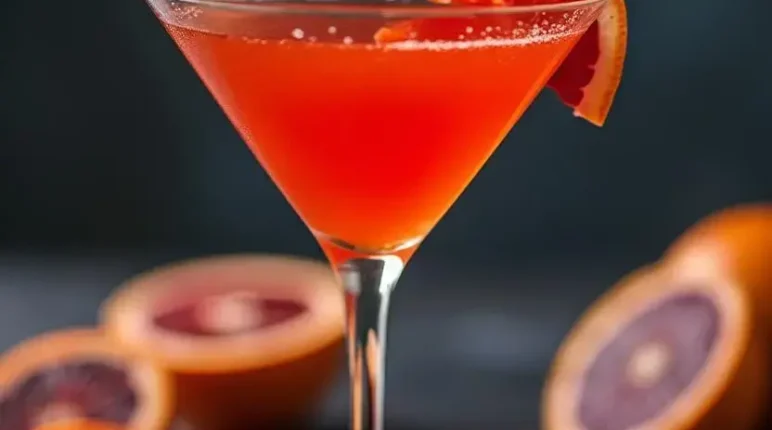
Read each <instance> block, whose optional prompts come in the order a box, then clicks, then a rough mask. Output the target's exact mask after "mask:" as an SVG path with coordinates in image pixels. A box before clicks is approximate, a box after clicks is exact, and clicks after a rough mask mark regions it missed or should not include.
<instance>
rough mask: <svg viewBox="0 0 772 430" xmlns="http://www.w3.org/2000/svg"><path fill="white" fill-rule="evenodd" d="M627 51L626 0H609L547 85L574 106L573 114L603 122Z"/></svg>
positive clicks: (612, 98) (615, 90) (609, 108)
mask: <svg viewBox="0 0 772 430" xmlns="http://www.w3.org/2000/svg"><path fill="white" fill-rule="evenodd" d="M626 54H627V9H626V6H625V3H624V0H608V2H607V3H606V6H605V7H604V8H603V9H602V10H601V12H600V15H599V16H598V19H597V21H596V22H595V23H594V24H592V26H590V28H589V29H588V30H587V32H586V33H585V34H584V35H583V36H582V38H581V39H579V42H577V44H576V46H575V47H574V49H573V50H572V51H571V53H569V54H568V57H566V59H565V60H564V61H563V63H562V64H561V66H560V67H559V68H558V70H557V71H556V72H555V74H554V75H553V76H552V78H551V79H550V81H549V82H548V83H547V86H549V87H550V88H552V89H553V90H555V92H556V93H557V94H558V96H559V97H560V98H561V100H563V102H564V103H566V104H567V105H568V106H571V107H572V108H573V109H574V115H576V116H579V117H581V118H584V119H586V120H587V121H589V122H591V123H592V124H595V125H597V126H602V125H603V124H604V122H605V121H606V117H607V116H608V113H609V111H610V110H611V105H612V103H613V101H614V96H615V95H616V92H617V89H618V88H619V83H620V82H621V80H622V70H623V68H624V62H625V56H626Z"/></svg>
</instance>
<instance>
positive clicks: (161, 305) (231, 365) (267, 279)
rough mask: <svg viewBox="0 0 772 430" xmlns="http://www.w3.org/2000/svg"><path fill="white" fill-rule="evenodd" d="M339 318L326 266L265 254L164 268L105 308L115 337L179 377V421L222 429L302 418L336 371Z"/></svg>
mask: <svg viewBox="0 0 772 430" xmlns="http://www.w3.org/2000/svg"><path fill="white" fill-rule="evenodd" d="M343 315H344V311H343V298H342V294H341V291H340V289H339V287H338V283H337V280H336V278H335V276H334V275H333V273H332V271H331V270H329V268H328V267H327V266H326V265H324V264H321V263H316V262H311V261H307V260H300V259H294V258H287V257H266V256H229V257H215V258H208V259H200V260H194V261H189V262H185V263H181V264H175V265H172V266H168V267H162V268H159V269H157V270H153V271H151V272H149V273H146V274H142V275H140V276H138V277H136V278H134V279H132V280H130V281H128V282H127V283H126V284H124V285H123V286H122V288H120V290H119V291H118V292H117V293H115V294H114V295H113V297H111V298H110V299H109V300H108V301H107V302H106V303H105V304H104V306H103V309H102V321H103V324H104V326H105V327H106V330H107V332H108V333H109V334H110V335H111V336H113V337H114V338H115V339H117V340H118V341H119V342H120V343H122V344H124V345H125V346H127V347H128V348H130V349H131V350H132V351H136V352H137V353H139V354H143V355H144V356H146V357H149V358H150V359H152V360H154V361H155V362H156V363H158V364H159V365H160V366H162V367H164V368H166V369H167V370H169V371H170V372H171V373H172V374H173V375H175V377H176V383H177V388H178V392H179V397H178V399H179V400H178V402H179V414H180V416H181V417H182V418H183V419H184V420H185V421H187V422H188V423H190V424H191V425H192V426H193V428H197V429H198V428H202V429H210V428H216V429H218V430H230V429H236V428H245V426H246V428H252V427H254V428H257V427H260V426H268V427H269V428H271V426H273V427H275V428H288V427H287V426H290V425H295V421H299V420H302V419H305V418H306V417H307V415H308V414H309V413H310V412H311V410H312V408H313V407H314V405H315V404H316V402H317V401H318V400H319V398H320V397H321V395H322V394H323V392H324V390H325V388H327V387H328V385H329V384H330V382H331V379H332V378H333V377H334V376H335V374H336V372H337V371H338V370H339V368H340V366H341V364H342V352H343V348H342V338H343V318H344V317H343ZM249 426H252V427H249Z"/></svg>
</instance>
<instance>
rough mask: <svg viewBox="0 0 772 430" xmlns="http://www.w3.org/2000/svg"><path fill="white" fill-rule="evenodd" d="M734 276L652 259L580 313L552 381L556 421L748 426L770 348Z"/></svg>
mask: <svg viewBox="0 0 772 430" xmlns="http://www.w3.org/2000/svg"><path fill="white" fill-rule="evenodd" d="M765 347H766V345H765V344H764V342H763V338H762V337H761V336H760V335H759V332H758V327H756V326H755V325H754V319H753V311H752V308H751V305H750V303H749V299H748V298H747V297H746V296H745V294H744V293H743V291H742V289H741V288H740V287H739V286H738V285H736V284H735V283H734V282H733V281H731V280H729V279H723V278H721V277H716V276H697V275H695V274H687V273H680V272H671V271H670V270H669V269H664V268H657V267H656V266H652V267H647V268H644V269H641V270H639V271H638V272H635V273H634V274H632V275H630V276H629V277H627V278H626V279H624V280H622V281H621V282H620V283H619V284H618V285H617V286H615V287H614V288H613V289H612V290H611V291H610V292H608V293H607V294H606V295H605V296H604V297H602V298H601V299H600V300H598V301H597V302H596V303H595V304H594V305H593V306H592V307H591V308H590V309H589V310H588V311H587V312H586V314H585V315H584V316H583V317H582V318H581V319H580V320H579V322H578V323H577V324H576V325H575V327H574V328H573V329H572V330H571V333H570V334H569V335H568V337H567V338H566V340H565V341H564V343H563V345H562V346H561V348H560V350H559V352H558V354H557V356H556V358H555V360H554V362H553V366H552V370H551V372H550V376H549V378H548V381H547V384H546V386H545V389H544V403H543V408H544V409H543V420H544V423H545V428H546V429H548V430H622V429H633V428H634V429H639V430H691V429H701V430H702V429H704V430H710V429H732V430H750V429H753V428H755V426H756V425H757V424H758V423H759V421H760V420H761V418H762V414H763V411H764V409H765V408H766V402H767V400H768V394H769V393H768V390H769V383H768V381H767V372H768V369H767V367H766V364H767V362H766V359H767V352H766V349H765Z"/></svg>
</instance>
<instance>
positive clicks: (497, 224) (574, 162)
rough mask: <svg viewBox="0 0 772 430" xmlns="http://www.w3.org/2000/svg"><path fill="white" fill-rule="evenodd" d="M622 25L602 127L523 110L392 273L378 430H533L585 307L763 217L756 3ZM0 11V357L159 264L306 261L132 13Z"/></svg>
mask: <svg viewBox="0 0 772 430" xmlns="http://www.w3.org/2000/svg"><path fill="white" fill-rule="evenodd" d="M628 6H629V20H630V43H629V55H628V60H627V63H626V72H625V76H624V80H623V84H622V87H621V89H620V91H619V93H618V95H617V101H616V104H615V107H614V110H613V111H612V114H611V116H610V118H609V121H608V123H607V126H606V127H604V128H603V129H602V130H599V129H596V128H594V127H592V126H590V125H588V124H586V123H584V122H583V121H580V120H577V119H575V118H573V117H572V116H571V115H570V112H569V111H568V110H566V109H565V108H564V107H563V106H562V105H561V104H560V103H559V102H558V101H557V99H556V97H554V96H553V94H552V93H550V92H545V93H544V94H542V96H541V97H540V98H539V99H538V100H537V101H536V103H535V104H534V105H533V107H532V108H531V109H530V110H529V112H528V113H527V114H526V115H525V116H524V117H523V119H522V120H521V121H520V123H519V124H518V125H517V127H516V128H515V129H514V130H513V131H512V133H511V134H510V136H509V138H508V139H507V142H505V143H504V144H503V145H502V147H501V148H500V149H499V150H498V152H497V153H496V154H495V156H494V157H493V158H492V159H491V160H490V162H489V163H488V165H487V166H486V168H485V169H484V170H483V172H482V173H481V174H480V175H479V176H478V178H477V179H476V180H475V181H474V183H473V184H472V185H471V186H470V187H469V189H468V190H467V192H466V193H465V194H464V195H463V196H462V197H461V198H460V199H459V201H458V202H457V204H456V205H455V206H454V208H453V209H452V210H451V211H450V212H449V213H448V214H447V216H446V217H445V219H444V220H443V221H442V222H441V223H440V225H438V226H437V228H436V229H435V231H434V232H433V233H432V235H431V236H430V237H429V238H428V240H427V241H426V242H425V244H424V245H423V247H422V249H421V250H420V252H419V253H418V254H417V256H416V258H415V259H414V260H413V263H412V265H411V267H410V268H409V269H408V271H407V272H406V274H405V277H404V282H403V284H401V286H400V288H399V290H398V292H397V294H396V298H395V303H394V318H393V321H394V323H393V324H394V330H393V332H392V342H391V350H390V351H391V356H390V358H391V364H390V374H389V384H390V385H389V396H388V398H389V405H390V408H389V415H390V417H392V419H393V420H395V422H399V423H401V425H402V424H404V425H406V426H416V428H423V427H421V426H426V428H435V427H436V428H444V429H449V430H453V429H454V428H466V427H465V426H467V427H468V426H471V427H469V428H474V427H475V426H478V428H482V427H479V426H485V425H492V424H498V425H501V424H507V425H527V426H532V427H533V426H535V425H536V418H537V413H538V411H537V406H538V396H539V389H540V384H541V379H542V377H543V372H544V371H545V369H546V367H547V365H548V363H549V359H550V356H551V355H552V353H553V352H554V349H555V347H557V345H558V343H559V341H560V338H561V337H562V336H563V335H564V333H565V331H566V330H568V328H569V327H570V325H571V323H572V321H573V320H574V319H575V318H576V317H577V316H578V315H579V313H580V311H581V310H582V309H583V308H584V307H585V306H587V305H588V304H589V303H590V301H591V300H592V299H593V298H595V297H596V296H597V294H599V293H600V292H602V291H603V290H604V289H606V288H607V287H608V286H609V285H611V283H613V281H614V280H615V279H617V278H618V277H619V276H621V275H622V274H624V273H625V272H627V271H629V270H631V269H632V268H634V267H636V266H639V265H641V264H644V263H646V262H648V261H651V260H653V259H655V258H657V256H658V255H659V253H660V252H661V251H662V250H663V249H664V248H665V247H666V246H667V244H668V242H670V241H671V240H672V239H673V238H674V237H675V236H677V235H678V233H679V232H680V231H682V230H683V229H684V228H686V227H687V226H688V225H690V224H691V223H693V222H694V221H696V220H697V219H698V218H700V217H701V216H703V215H706V214H707V213H709V212H711V211H714V210H716V209H718V208H721V207H725V206H728V205H731V204H733V203H736V202H742V201H751V200H764V199H767V200H768V199H772V169H771V168H770V160H771V159H772V145H770V139H772V137H770V136H772V120H770V118H769V114H770V112H772V108H771V107H770V106H771V103H772V102H770V100H772V83H770V78H769V77H770V76H772V54H770V52H772V51H770V45H771V44H772V38H771V37H770V36H769V22H770V19H772V3H770V2H767V1H762V0H750V1H744V2H737V1H734V0H679V1H673V0H647V1H641V0H630V1H629V2H628ZM0 12H1V13H0V197H1V198H2V206H0V254H2V258H0V348H3V349H4V348H6V347H8V346H10V345H11V344H13V343H15V342H16V341H18V340H20V339H22V338H24V337H27V336H30V335H32V334H35V333H38V332H40V331H42V330H45V329H49V328H53V327H56V326H59V325H64V324H73V323H86V322H91V321H93V318H94V317H93V314H94V309H95V308H96V306H97V304H98V302H99V300H100V299H101V298H102V297H104V296H105V295H106V294H108V293H109V291H110V289H111V288H112V287H113V286H114V285H115V284H117V283H118V282H119V281H120V280H122V279H123V278H125V277H126V276H128V275H129V274H131V273H134V272H136V271H138V270H142V269H144V268H147V267H150V266H152V265H154V264H158V263H160V262H163V261H168V260H171V259H176V258H182V257H187V256H192V255H200V254H209V253H222V252H240V251H258V252H262V251H266V252H282V253H293V254H301V255H310V256H315V257H320V253H319V251H318V249H317V247H316V244H315V242H314V240H313V239H312V237H311V235H310V234H309V233H308V232H307V231H306V229H305V227H304V226H303V225H302V224H301V222H300V220H299V219H298V218H297V216H296V215H295V214H294V212H293V211H292V210H291V209H290V207H289V206H288V205H287V204H286V203H285V201H284V199H283V197H282V196H281V195H280V193H279V192H278V191H277V190H276V188H275V187H274V186H273V184H272V183H271V182H270V181H269V179H268V178H267V176H266V175H265V173H264V172H263V171H262V170H261V168H260V167H259V165H258V164H257V163H256V162H255V161H254V159H253V157H252V155H251V154H250V153H249V151H248V150H247V148H246V146H245V145H244V144H243V143H242V142H241V141H240V139H239V137H238V135H237V134H236V133H235V131H234V130H233V129H232V127H231V126H230V124H229V123H228V122H227V120H226V118H225V116H224V115H223V114H222V113H221V111H220V110H219V108H218V106H217V105H216V104H215V102H214V101H213V100H212V99H211V97H210V96H209V94H208V93H207V92H206V90H205V89H204V87H203V86H202V85H201V83H200V81H199V80H198V78H197V77H196V75H195V74H194V72H193V70H192V69H191V68H190V67H189V66H188V65H187V63H186V62H185V60H184V59H183V57H182V56H181V54H179V53H178V51H177V50H176V48H175V47H174V45H173V43H172V42H171V40H170V39H169V38H168V37H167V36H166V35H165V33H164V32H163V30H162V29H161V27H160V26H159V25H158V23H157V22H156V20H155V18H154V17H153V16H152V14H151V12H150V9H149V8H148V7H147V6H146V5H145V4H144V2H142V1H139V0H131V1H128V0H120V1H102V0H79V1H53V2H45V3H40V2H10V1H6V2H3V3H2V4H1V5H0ZM426 337H428V338H429V339H431V342H433V344H434V345H435V346H436V347H435V348H429V349H431V351H427V348H425V347H422V346H423V345H425V344H426V340H425V339H426ZM339 391H340V390H339ZM344 394H345V392H341V393H338V396H337V397H334V398H333V399H332V400H331V402H330V405H329V407H328V408H327V410H328V412H327V414H326V417H327V418H326V419H327V420H328V421H330V422H335V421H336V420H342V419H343V418H342V417H343V416H344V412H345V404H344V403H343V401H342V400H341V399H342V397H341V396H343V395H344ZM451 405H452V406H451ZM458 405H466V406H458ZM508 423H512V424H508ZM454 425H455V426H457V427H453V426H454ZM432 426H435V427H432Z"/></svg>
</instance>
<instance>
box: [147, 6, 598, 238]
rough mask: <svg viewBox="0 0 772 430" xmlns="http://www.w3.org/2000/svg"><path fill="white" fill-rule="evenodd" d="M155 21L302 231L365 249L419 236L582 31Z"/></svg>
mask: <svg viewBox="0 0 772 430" xmlns="http://www.w3.org/2000/svg"><path fill="white" fill-rule="evenodd" d="M159 16H161V18H162V21H165V25H166V28H167V30H168V32H169V33H170V34H171V35H172V37H173V38H174V40H175V41H176V42H177V44H178V46H179V47H180V48H181V50H182V52H183V53H184V54H185V56H186V57H187V58H188V60H189V61H190V62H191V63H192V65H193V67H194V68H195V69H196V71H197V72H198V74H199V76H200V77H201V79H202V80H203V82H204V83H205V85H206V86H207V87H208V88H209V89H210V91H211V92H212V94H213V95H214V97H215V99H216V100H217V101H218V102H219V104H220V105H221V106H222V108H223V109H224V111H225V113H226V114H227V115H228V117H229V118H230V119H231V121H232V122H233V124H234V125H235V127H236V128H237V129H238V130H239V132H240V133H241V135H242V136H243V138H244V139H245V140H246V142H247V144H248V145H249V147H250V148H251V150H252V151H253V153H254V154H255V156H256V157H257V158H258V159H259V161H260V163H261V164H262V166H263V167H264V168H265V169H266V171H267V172H268V173H269V175H270V176H271V177H272V179H273V180H274V181H275V182H276V184H277V185H278V187H279V188H280V189H281V190H282V192H283V193H284V195H285V196H286V197H287V199H288V200H289V202H290V203H291V204H292V206H293V207H294V208H295V210H296V211H297V212H298V214H299V215H300V216H301V218H303V220H304V221H305V222H306V224H307V225H308V226H309V227H310V228H311V229H312V230H313V231H314V232H315V233H317V234H323V235H326V236H328V237H333V238H335V239H338V240H341V241H344V242H346V243H348V244H351V245H354V246H356V247H359V248H364V249H387V248H390V247H395V246H399V245H400V244H402V243H406V242H408V241H411V240H414V239H418V238H422V237H424V236H425V235H427V234H428V233H429V231H430V230H431V228H432V227H433V226H434V225H435V224H436V223H437V222H438V221H439V219H440V218H441V217H442V215H443V214H444V213H445V212H446V211H447V210H448V209H449V208H450V206H451V205H452V204H453V202H454V201H455V200H456V198H457V197H458V196H459V195H460V194H461V192H463V190H464V188H465V187H466V186H467V184H468V183H469V182H470V181H471V180H472V178H473V177H474V176H475V174H476V173H477V172H478V170H479V169H480V168H481V167H482V165H483V164H484V163H485V161H486V160H487V159H488V157H489V156H490V155H491V153H492V152H493V151H494V150H495V148H496V147H497V146H498V144H499V143H500V142H501V140H502V139H503V138H504V136H505V135H506V134H507V132H508V131H509V129H510V128H511V126H512V125H513V124H514V123H515V122H516V121H517V119H518V118H519V117H520V116H521V115H522V113H523V112H524V111H525V109H526V108H527V107H528V105H529V104H530V103H531V101H532V100H533V99H534V97H535V96H536V95H537V94H538V93H539V91H540V90H541V89H542V87H543V86H544V84H545V83H546V81H547V80H548V79H549V77H550V76H551V74H552V73H553V71H554V70H555V69H556V67H557V66H558V65H559V64H560V62H561V61H562V59H563V58H564V57H565V55H567V53H568V51H569V50H570V48H571V47H572V46H573V45H574V43H575V42H576V41H577V39H578V38H579V36H580V34H581V32H582V31H583V30H584V27H586V25H585V24H584V23H583V21H588V19H587V20H585V19H578V18H577V17H576V16H574V15H571V14H568V13H561V14H560V15H559V16H557V15H556V16H557V18H554V17H552V18H553V19H551V20H550V21H548V20H547V19H546V18H544V17H539V16H534V17H529V18H530V20H529V21H522V20H521V19H519V18H521V17H507V16H501V17H470V18H463V19H458V18H454V19H447V20H442V19H439V18H436V19H435V18H432V19H428V20H423V21H422V22H423V27H422V28H421V29H419V31H417V32H416V31H413V34H411V35H410V36H409V37H408V39H409V38H410V37H413V38H415V39H414V40H404V41H398V42H396V43H385V44H379V43H376V42H375V41H374V40H373V35H374V34H375V33H376V32H377V30H378V29H379V28H381V27H382V26H383V25H384V24H386V22H385V21H383V20H379V19H360V20H359V21H356V20H352V19H348V20H345V22H343V21H340V22H335V23H332V22H331V20H332V18H325V17H318V18H314V17H293V16H275V15H273V16H270V17H267V16H260V15H256V14H251V15H250V14H247V13H240V12H227V13H219V11H216V10H211V9H209V10H206V9H204V10H201V9H198V11H197V12H196V13H192V12H191V13H188V14H187V15H186V18H185V19H177V20H174V22H172V20H169V19H165V18H164V15H163V14H160V13H159ZM167 17H168V16H167ZM515 18H518V19H515ZM556 20H563V22H558V21H556ZM402 24H404V23H398V24H397V26H400V25H402ZM421 32H424V33H425V35H428V36H427V37H428V39H422V35H421ZM431 38H433V40H430V39H431Z"/></svg>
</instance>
